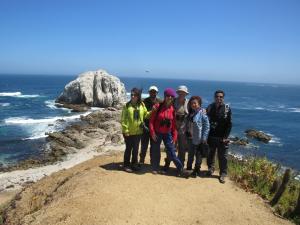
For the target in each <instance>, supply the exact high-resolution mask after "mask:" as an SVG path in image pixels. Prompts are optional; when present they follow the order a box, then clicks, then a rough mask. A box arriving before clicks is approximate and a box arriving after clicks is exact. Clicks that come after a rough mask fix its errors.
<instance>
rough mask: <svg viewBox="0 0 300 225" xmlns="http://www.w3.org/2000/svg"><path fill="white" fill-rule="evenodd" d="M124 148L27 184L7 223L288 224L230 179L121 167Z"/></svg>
mask: <svg viewBox="0 0 300 225" xmlns="http://www.w3.org/2000/svg"><path fill="white" fill-rule="evenodd" d="M120 162H122V154H120V153H119V154H114V155H112V156H100V157H97V158H94V159H92V160H89V161H87V162H84V163H82V164H80V165H77V166H76V167H74V168H71V169H69V170H65V171H61V172H58V173H55V174H53V175H51V176H49V177H46V178H44V179H42V180H41V181H39V182H37V183H36V184H34V185H33V186H31V187H29V188H27V189H26V190H25V191H23V192H22V193H21V195H20V196H18V198H17V201H15V203H14V204H13V205H14V207H15V209H13V208H12V209H11V210H10V211H9V212H8V217H7V218H8V220H7V224H24V225H25V224H43V225H46V224H51V225H53V224H64V225H65V224H84V225H87V224H91V225H96V224H111V225H116V224H141V225H144V224H149V225H150V224H151V225H153V224H178V225H188V224H205V225H206V224H222V225H224V224H255V225H256V224H272V225H275V224H290V222H288V221H286V220H282V219H280V218H278V217H276V216H274V215H273V213H272V212H271V210H270V209H269V208H268V207H267V206H266V205H265V204H264V203H263V201H262V200H261V199H260V198H259V197H258V196H257V195H254V194H250V193H246V192H244V191H243V190H241V189H240V188H238V187H236V186H235V185H234V184H233V183H232V182H230V181H227V182H226V184H220V183H219V182H218V179H216V178H200V177H198V178H189V179H184V178H179V177H175V176H173V175H172V173H171V175H153V174H152V173H150V172H149V167H148V166H146V167H145V168H144V170H143V172H141V173H140V174H134V173H126V172H123V171H122V170H120V167H121V163H120Z"/></svg>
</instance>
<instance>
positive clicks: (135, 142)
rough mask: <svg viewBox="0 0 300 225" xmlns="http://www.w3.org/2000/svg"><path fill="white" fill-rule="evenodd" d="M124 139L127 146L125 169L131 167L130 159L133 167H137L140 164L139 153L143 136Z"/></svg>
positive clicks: (131, 136)
mask: <svg viewBox="0 0 300 225" xmlns="http://www.w3.org/2000/svg"><path fill="white" fill-rule="evenodd" d="M124 139H125V145H126V148H125V152H124V167H128V166H130V158H131V165H136V164H137V162H138V152H139V145H140V140H141V135H130V136H124Z"/></svg>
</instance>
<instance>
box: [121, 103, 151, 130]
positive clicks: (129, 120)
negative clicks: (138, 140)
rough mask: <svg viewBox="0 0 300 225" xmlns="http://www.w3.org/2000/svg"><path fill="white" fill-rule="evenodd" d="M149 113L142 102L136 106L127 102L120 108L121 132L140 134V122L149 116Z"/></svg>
mask: <svg viewBox="0 0 300 225" xmlns="http://www.w3.org/2000/svg"><path fill="white" fill-rule="evenodd" d="M135 112H136V113H135ZM134 114H136V115H134ZM149 114H150V112H148V111H147V108H146V106H145V104H144V103H141V104H140V105H136V106H133V105H132V104H131V102H129V103H127V104H126V105H125V106H124V107H123V110H122V117H121V124H122V133H123V134H128V135H139V134H142V133H143V128H142V125H141V124H142V123H143V122H144V119H145V118H148V117H149Z"/></svg>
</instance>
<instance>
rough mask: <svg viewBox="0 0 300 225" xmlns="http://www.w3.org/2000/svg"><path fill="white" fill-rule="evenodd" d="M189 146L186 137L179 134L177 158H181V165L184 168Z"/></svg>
mask: <svg viewBox="0 0 300 225" xmlns="http://www.w3.org/2000/svg"><path fill="white" fill-rule="evenodd" d="M187 149H188V146H187V141H186V135H185V134H182V133H180V132H178V141H177V150H178V153H177V157H178V158H179V160H180V162H181V164H182V165H183V166H184V161H185V154H186V152H187Z"/></svg>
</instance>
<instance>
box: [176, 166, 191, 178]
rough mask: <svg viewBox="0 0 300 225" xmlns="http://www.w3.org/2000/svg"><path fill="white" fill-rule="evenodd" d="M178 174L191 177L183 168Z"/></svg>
mask: <svg viewBox="0 0 300 225" xmlns="http://www.w3.org/2000/svg"><path fill="white" fill-rule="evenodd" d="M177 176H178V177H183V178H189V174H188V173H186V171H185V170H184V169H183V168H182V169H181V170H179V171H178V173H177Z"/></svg>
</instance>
